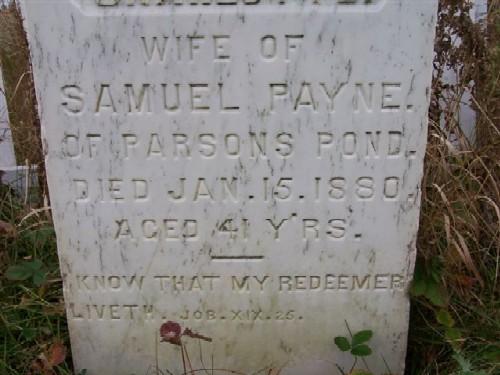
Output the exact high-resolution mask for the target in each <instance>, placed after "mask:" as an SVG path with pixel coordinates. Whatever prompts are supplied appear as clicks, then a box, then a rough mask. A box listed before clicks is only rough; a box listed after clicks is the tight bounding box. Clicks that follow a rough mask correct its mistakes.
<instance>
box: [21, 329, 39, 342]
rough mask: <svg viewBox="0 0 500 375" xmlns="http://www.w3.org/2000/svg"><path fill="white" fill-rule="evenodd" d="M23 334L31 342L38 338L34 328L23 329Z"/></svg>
mask: <svg viewBox="0 0 500 375" xmlns="http://www.w3.org/2000/svg"><path fill="white" fill-rule="evenodd" d="M21 334H22V335H23V337H24V338H25V339H26V340H28V341H31V340H33V339H34V338H35V337H36V334H37V331H36V329H34V328H23V330H22V332H21Z"/></svg>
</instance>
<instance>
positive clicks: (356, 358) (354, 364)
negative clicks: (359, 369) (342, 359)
mask: <svg viewBox="0 0 500 375" xmlns="http://www.w3.org/2000/svg"><path fill="white" fill-rule="evenodd" d="M357 363H358V357H354V363H353V364H352V367H351V370H350V371H349V373H351V372H352V371H353V370H354V367H356V364H357Z"/></svg>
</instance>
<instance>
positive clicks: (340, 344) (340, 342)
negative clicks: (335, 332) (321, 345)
mask: <svg viewBox="0 0 500 375" xmlns="http://www.w3.org/2000/svg"><path fill="white" fill-rule="evenodd" d="M335 345H337V348H339V349H340V350H341V351H343V352H347V351H349V350H351V344H350V343H349V340H347V338H346V337H343V336H337V337H335Z"/></svg>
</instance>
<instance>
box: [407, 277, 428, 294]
mask: <svg viewBox="0 0 500 375" xmlns="http://www.w3.org/2000/svg"><path fill="white" fill-rule="evenodd" d="M426 290H427V284H426V282H425V280H424V279H421V278H418V279H417V278H415V279H413V283H412V284H411V288H410V293H411V295H412V296H414V297H420V296H423V295H424V294H425V291H426Z"/></svg>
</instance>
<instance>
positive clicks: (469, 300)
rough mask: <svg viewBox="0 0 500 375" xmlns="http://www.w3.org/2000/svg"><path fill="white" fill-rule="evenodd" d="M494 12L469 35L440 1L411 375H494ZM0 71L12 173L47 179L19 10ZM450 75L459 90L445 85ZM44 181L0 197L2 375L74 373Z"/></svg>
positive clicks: (0, 189) (8, 23) (452, 2)
mask: <svg viewBox="0 0 500 375" xmlns="http://www.w3.org/2000/svg"><path fill="white" fill-rule="evenodd" d="M498 5H499V1H498V0H493V1H490V5H489V12H488V18H487V19H486V20H485V22H483V23H481V24H475V23H473V22H472V20H471V18H470V16H469V14H470V7H471V5H470V2H469V1H463V0H462V1H457V0H440V13H439V26H438V33H437V40H436V58H435V63H434V66H435V73H434V82H433V97H432V106H431V111H430V123H429V140H428V141H429V145H428V150H427V157H426V160H425V177H424V180H423V185H422V190H423V198H422V199H423V200H422V213H421V221H420V231H419V238H418V262H417V268H416V271H415V281H414V284H413V287H412V316H411V322H410V339H409V351H408V358H407V375H417V374H418V375H426V374H429V375H430V374H445V375H447V374H457V375H481V374H483V375H484V374H488V375H494V374H497V375H498V374H500V298H499V297H500V287H499V284H500V183H499V182H500V160H499V159H500V158H499V155H500V123H499V111H500V102H499V100H500V95H499V86H498V81H499V75H500V69H499V67H500V47H499V40H500V38H499V36H500V22H499V20H500V12H499V6H498ZM0 62H1V64H2V68H3V70H4V77H5V79H6V82H5V83H6V91H7V99H8V105H9V110H10V119H11V126H12V131H13V135H14V141H15V148H16V154H17V155H18V161H19V160H21V161H25V160H27V161H28V163H30V164H36V165H38V166H39V167H40V170H41V171H42V172H43V160H42V151H41V147H40V139H39V124H38V120H37V117H36V110H35V101H34V96H33V86H32V80H31V73H30V67H29V60H28V50H27V45H26V40H25V37H24V32H23V30H22V24H21V22H20V18H19V15H18V13H17V10H16V9H15V8H9V9H3V10H1V11H0ZM447 69H451V70H452V71H454V72H455V74H456V76H457V82H456V84H450V83H447V82H445V80H444V76H443V75H444V72H445V70H447ZM465 91H470V92H471V94H472V103H471V104H472V106H473V108H474V109H475V110H476V112H477V116H478V120H477V124H476V128H475V137H474V139H468V138H467V137H466V136H465V134H464V132H463V131H462V129H461V128H460V126H459V116H458V115H457V114H458V113H459V111H458V110H459V107H460V101H461V100H462V99H461V98H462V95H463V93H464V92H465ZM41 176H42V180H41V181H42V182H41V184H40V186H42V189H40V190H39V191H38V193H39V194H38V196H37V198H36V199H33V200H29V201H25V200H24V199H21V198H19V197H17V196H16V194H15V193H14V192H13V191H12V190H10V189H9V188H7V187H6V186H1V185H0V350H1V353H0V374H8V375H11V374H12V375H14V374H19V375H25V374H71V373H72V372H71V358H70V354H69V353H67V350H66V348H68V347H69V342H68V332H67V326H66V321H65V315H64V306H63V301H62V291H61V288H62V285H61V279H60V275H59V270H58V264H57V251H56V245H55V235H54V231H53V228H52V225H51V220H50V215H48V209H47V208H46V207H45V204H44V203H43V202H46V199H45V200H44V197H45V189H44V188H43V187H44V186H45V185H44V182H43V173H42V174H41ZM336 334H338V333H336V332H332V344H333V338H334V336H336ZM365 335H366V333H365ZM365 339H366V337H365ZM337 341H338V340H337ZM341 341H342V340H341ZM344 345H345V343H344ZM349 345H351V344H349ZM349 348H350V347H349ZM349 348H347V347H346V349H349Z"/></svg>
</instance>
